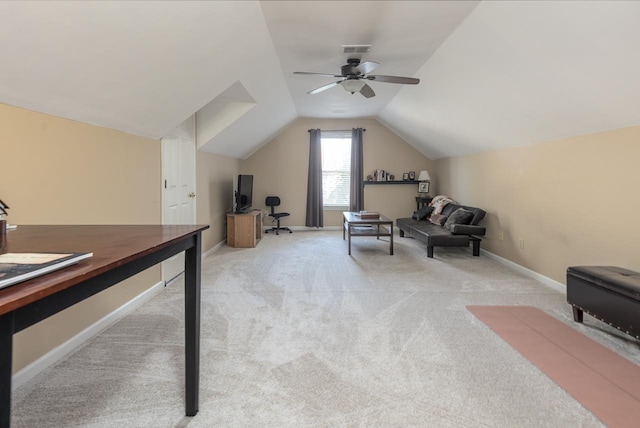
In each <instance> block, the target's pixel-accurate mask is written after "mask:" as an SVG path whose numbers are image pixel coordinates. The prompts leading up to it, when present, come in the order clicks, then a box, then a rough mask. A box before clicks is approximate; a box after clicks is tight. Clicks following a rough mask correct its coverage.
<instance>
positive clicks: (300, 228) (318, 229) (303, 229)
mask: <svg viewBox="0 0 640 428" xmlns="http://www.w3.org/2000/svg"><path fill="white" fill-rule="evenodd" d="M287 227H288V228H289V229H291V230H293V231H297V232H324V231H326V230H342V226H324V227H309V226H287ZM265 230H271V226H263V227H262V231H263V232H264V231H265Z"/></svg>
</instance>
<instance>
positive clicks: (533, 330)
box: [467, 306, 640, 428]
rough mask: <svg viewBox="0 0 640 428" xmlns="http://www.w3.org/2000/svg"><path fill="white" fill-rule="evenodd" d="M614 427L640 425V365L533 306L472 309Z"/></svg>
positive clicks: (584, 404) (548, 374) (525, 355)
mask: <svg viewBox="0 0 640 428" xmlns="http://www.w3.org/2000/svg"><path fill="white" fill-rule="evenodd" d="M467 309H468V310H469V311H471V313H473V314H474V315H475V316H476V317H478V319H480V320H481V321H482V322H483V323H485V324H486V325H487V326H489V327H490V328H491V329H492V330H493V331H494V332H495V333H497V334H498V335H499V336H500V337H501V338H502V339H503V340H505V341H506V342H507V343H508V344H509V345H510V346H511V347H513V348H514V349H515V350H517V351H518V352H520V353H521V354H522V355H523V356H524V357H525V358H527V359H528V360H529V361H531V362H532V363H533V364H534V365H536V366H537V367H538V368H539V369H540V370H541V371H542V372H544V373H545V374H546V375H547V376H549V377H550V378H551V379H553V381H555V382H556V383H557V384H558V385H560V386H561V387H562V388H563V389H564V390H565V391H567V392H568V393H569V394H571V395H572V396H573V397H574V398H575V399H576V400H578V401H579V402H580V403H581V404H582V405H583V406H584V407H585V408H587V409H589V410H590V411H591V412H592V413H593V414H594V415H595V416H596V417H598V418H599V419H600V420H601V421H602V422H604V423H605V424H607V425H608V426H609V427H612V428H613V427H638V426H640V366H638V365H636V364H634V363H632V362H631V361H629V360H627V359H626V358H623V357H621V356H620V355H618V354H616V353H615V352H613V351H611V350H610V349H608V348H606V347H604V346H602V345H600V344H599V343H596V342H594V341H593V340H591V339H589V338H588V337H586V336H584V335H583V334H581V333H579V332H577V331H576V330H574V329H573V328H571V327H569V326H567V325H566V324H564V323H562V322H560V321H558V320H556V319H555V318H553V317H551V316H549V315H547V314H546V313H545V312H543V311H541V310H539V309H537V308H534V307H531V306H467Z"/></svg>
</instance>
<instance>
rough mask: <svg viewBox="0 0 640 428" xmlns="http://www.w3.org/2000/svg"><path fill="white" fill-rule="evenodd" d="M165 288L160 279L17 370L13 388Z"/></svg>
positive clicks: (22, 383) (12, 383)
mask: <svg viewBox="0 0 640 428" xmlns="http://www.w3.org/2000/svg"><path fill="white" fill-rule="evenodd" d="M163 288H164V282H163V281H160V282H158V283H157V284H155V285H154V286H152V287H150V288H149V289H147V290H145V291H143V292H142V293H140V294H138V295H137V296H136V297H134V298H133V299H131V300H129V301H128V302H127V303H125V304H124V305H122V306H120V307H119V308H118V309H116V310H114V311H113V312H111V313H110V314H107V315H105V316H104V317H102V318H101V319H99V320H98V321H96V322H95V323H93V324H91V325H90V326H89V327H87V328H85V329H84V330H82V331H81V332H80V333H78V334H76V335H75V336H73V337H72V338H71V339H69V340H67V341H66V342H64V343H63V344H61V345H59V346H56V347H55V348H53V349H52V350H51V351H49V352H47V353H46V354H44V355H43V356H41V357H40V358H38V359H37V360H35V361H34V362H32V363H31V364H29V365H27V366H26V367H23V368H22V369H20V370H19V371H17V372H16V373H15V374H14V375H13V377H12V380H11V388H12V390H15V389H16V388H19V387H20V386H22V385H24V384H25V383H27V382H28V381H29V380H31V379H32V378H33V377H35V376H36V375H37V374H38V373H40V372H42V371H43V370H45V369H46V368H48V367H50V366H52V365H54V364H55V363H57V362H58V361H60V360H61V359H63V358H64V357H66V356H67V355H69V354H70V353H71V352H73V351H74V350H76V349H77V348H78V347H79V346H80V345H82V344H83V343H85V342H86V341H87V340H89V339H91V338H92V337H94V336H97V335H98V334H100V333H101V332H103V331H104V330H106V329H107V328H108V327H110V326H111V325H112V324H114V323H116V322H117V321H119V320H120V319H122V318H124V317H125V316H126V315H128V314H129V313H131V312H133V310H134V309H136V308H138V307H139V306H140V305H142V304H143V303H145V302H147V301H148V300H149V299H151V298H152V297H153V296H154V295H155V294H156V293H158V292H160V290H162V289H163Z"/></svg>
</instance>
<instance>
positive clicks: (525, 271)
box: [480, 249, 567, 295]
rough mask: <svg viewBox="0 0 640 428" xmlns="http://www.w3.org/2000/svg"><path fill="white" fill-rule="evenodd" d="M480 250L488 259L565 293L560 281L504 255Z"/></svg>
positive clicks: (565, 288) (565, 290) (565, 289)
mask: <svg viewBox="0 0 640 428" xmlns="http://www.w3.org/2000/svg"><path fill="white" fill-rule="evenodd" d="M480 251H481V252H482V254H484V255H485V256H487V257H489V258H490V259H493V260H496V261H497V262H499V263H502V264H503V265H505V266H509V267H510V268H512V269H514V270H517V271H518V272H520V273H521V274H523V275H525V276H528V277H529V278H533V279H535V280H536V281H539V282H541V283H542V284H544V285H546V286H547V287H549V288H551V289H553V290H555V291H557V292H559V293H562V294H564V295H566V294H567V287H565V285H564V284H562V283H561V282H558V281H556V280H554V279H551V278H549V277H548V276H544V275H542V274H539V273H538V272H535V271H532V270H531V269H527V268H526V267H524V266H521V265H519V264H517V263H514V262H512V261H511V260H507V259H505V258H504V257H500V256H497V255H495V254H493V253H490V252H489V251H487V250H484V249H481V250H480Z"/></svg>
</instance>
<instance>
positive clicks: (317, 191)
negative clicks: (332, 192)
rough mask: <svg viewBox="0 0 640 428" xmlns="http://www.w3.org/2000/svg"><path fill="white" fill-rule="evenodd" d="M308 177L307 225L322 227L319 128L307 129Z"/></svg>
mask: <svg viewBox="0 0 640 428" xmlns="http://www.w3.org/2000/svg"><path fill="white" fill-rule="evenodd" d="M309 135H310V139H309V178H308V179H307V218H306V220H305V225H306V226H308V227H323V226H324V218H323V209H322V144H321V142H320V130H319V129H310V130H309Z"/></svg>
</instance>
